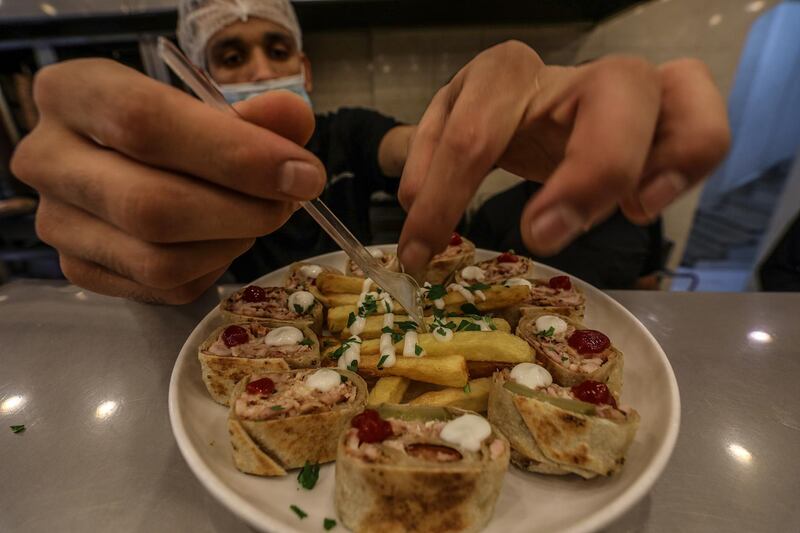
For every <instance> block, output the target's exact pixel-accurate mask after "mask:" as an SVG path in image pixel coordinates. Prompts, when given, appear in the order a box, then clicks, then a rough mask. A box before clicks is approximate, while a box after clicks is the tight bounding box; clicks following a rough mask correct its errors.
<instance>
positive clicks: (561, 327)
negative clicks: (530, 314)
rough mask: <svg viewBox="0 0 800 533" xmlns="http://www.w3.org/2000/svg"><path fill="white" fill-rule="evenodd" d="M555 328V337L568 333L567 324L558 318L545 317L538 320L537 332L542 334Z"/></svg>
mask: <svg viewBox="0 0 800 533" xmlns="http://www.w3.org/2000/svg"><path fill="white" fill-rule="evenodd" d="M550 328H553V335H562V334H563V333H564V332H565V331H567V323H566V322H564V321H563V320H562V319H560V318H558V317H557V316H553V315H544V316H540V317H539V318H537V319H536V331H537V332H542V331H547V330H549V329H550Z"/></svg>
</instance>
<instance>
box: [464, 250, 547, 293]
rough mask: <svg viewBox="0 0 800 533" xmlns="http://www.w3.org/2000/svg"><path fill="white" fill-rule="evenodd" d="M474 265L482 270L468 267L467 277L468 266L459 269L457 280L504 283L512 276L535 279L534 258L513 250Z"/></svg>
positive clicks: (488, 283)
mask: <svg viewBox="0 0 800 533" xmlns="http://www.w3.org/2000/svg"><path fill="white" fill-rule="evenodd" d="M501 259H502V260H503V261H501ZM467 266H470V265H467ZM474 267H476V268H477V269H480V271H477V270H476V269H475V268H470V269H467V274H468V276H467V277H464V269H465V268H467V267H466V266H465V267H464V268H461V269H459V270H457V271H456V274H455V282H456V283H461V282H462V281H466V282H467V283H469V284H472V283H486V284H487V285H493V284H500V283H503V282H504V281H506V280H509V279H512V278H519V279H526V280H529V279H533V278H534V277H535V272H536V263H534V262H533V260H532V259H530V258H529V257H525V256H523V255H516V254H514V253H512V252H506V253H503V254H500V255H498V256H496V257H493V258H492V259H488V260H486V261H481V262H480V263H476V264H475V265H474Z"/></svg>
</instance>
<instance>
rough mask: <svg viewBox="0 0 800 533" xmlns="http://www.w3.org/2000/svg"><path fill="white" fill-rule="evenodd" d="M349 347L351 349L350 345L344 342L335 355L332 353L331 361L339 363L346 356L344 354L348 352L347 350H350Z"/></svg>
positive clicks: (335, 351) (334, 352)
mask: <svg viewBox="0 0 800 533" xmlns="http://www.w3.org/2000/svg"><path fill="white" fill-rule="evenodd" d="M349 347H350V345H349V344H347V343H346V342H343V343H342V345H341V346H339V347H338V348H336V349H335V350H334V351H333V353H331V359H336V360H337V361H338V360H339V358H340V357H341V356H343V355H344V352H346V351H347V348H349Z"/></svg>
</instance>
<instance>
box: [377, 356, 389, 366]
mask: <svg viewBox="0 0 800 533" xmlns="http://www.w3.org/2000/svg"><path fill="white" fill-rule="evenodd" d="M387 359H389V354H384V355H382V356H381V358H380V359H378V370H383V363H384V362H386V360H387Z"/></svg>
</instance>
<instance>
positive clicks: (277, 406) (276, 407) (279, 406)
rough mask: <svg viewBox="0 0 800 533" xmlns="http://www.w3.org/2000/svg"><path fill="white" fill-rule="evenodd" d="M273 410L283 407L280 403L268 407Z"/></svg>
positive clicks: (281, 409) (282, 408) (279, 409)
mask: <svg viewBox="0 0 800 533" xmlns="http://www.w3.org/2000/svg"><path fill="white" fill-rule="evenodd" d="M270 409H272V410H273V411H283V410H284V409H285V408H284V407H283V406H282V405H273V406H272V407H270Z"/></svg>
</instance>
